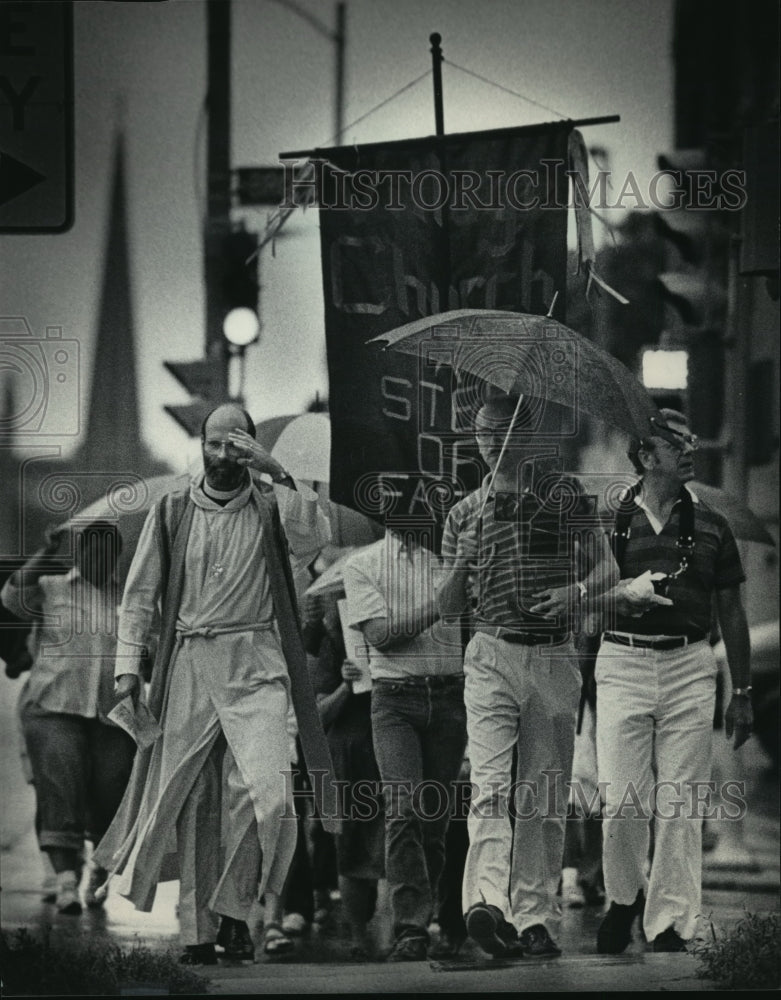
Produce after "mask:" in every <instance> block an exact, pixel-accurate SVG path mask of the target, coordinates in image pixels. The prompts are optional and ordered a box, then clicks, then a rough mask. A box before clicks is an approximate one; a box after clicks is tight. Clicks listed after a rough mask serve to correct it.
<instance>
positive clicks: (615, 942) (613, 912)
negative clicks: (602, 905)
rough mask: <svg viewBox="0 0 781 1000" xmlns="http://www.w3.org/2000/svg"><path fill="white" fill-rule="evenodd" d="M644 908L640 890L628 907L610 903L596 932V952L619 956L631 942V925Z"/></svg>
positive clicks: (643, 897)
mask: <svg viewBox="0 0 781 1000" xmlns="http://www.w3.org/2000/svg"><path fill="white" fill-rule="evenodd" d="M644 908H645V895H644V894H643V890H642V889H641V890H640V891H639V892H638V894H637V897H636V899H635V901H634V903H630V904H629V905H628V906H625V905H623V904H622V903H611V904H610V909H609V910H608V911H607V913H606V914H605V916H604V919H603V920H602V923H601V924H600V925H599V930H598V931H597V951H598V952H599V954H600V955H620V954H621V952H622V951H625V950H626V948H627V945H628V944H629V942H630V941H631V940H632V924H633V923H634V920H635V917H637V916H639V915H640V914H641V913H642V912H643V909H644Z"/></svg>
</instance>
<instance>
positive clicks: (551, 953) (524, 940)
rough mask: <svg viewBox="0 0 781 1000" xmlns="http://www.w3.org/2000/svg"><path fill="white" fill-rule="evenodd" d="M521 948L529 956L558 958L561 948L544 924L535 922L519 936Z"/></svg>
mask: <svg viewBox="0 0 781 1000" xmlns="http://www.w3.org/2000/svg"><path fill="white" fill-rule="evenodd" d="M518 941H519V942H520V945H521V948H522V949H523V953H524V955H526V957H527V958H556V957H557V956H558V955H560V954H561V948H559V946H558V945H557V944H556V942H555V941H554V940H553V938H552V937H551V936H550V934H549V933H548V928H547V927H545V925H544V924H533V925H532V926H531V927H527V928H526V930H524V931H521V933H520V934H519V936H518Z"/></svg>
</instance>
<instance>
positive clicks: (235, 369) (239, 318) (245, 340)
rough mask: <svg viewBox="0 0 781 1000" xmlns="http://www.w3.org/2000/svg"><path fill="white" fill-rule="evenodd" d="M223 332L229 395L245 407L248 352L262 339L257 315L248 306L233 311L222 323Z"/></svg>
mask: <svg viewBox="0 0 781 1000" xmlns="http://www.w3.org/2000/svg"><path fill="white" fill-rule="evenodd" d="M222 332H223V335H224V337H225V339H226V340H227V342H228V394H229V396H230V398H231V399H233V400H235V401H236V402H237V403H240V404H241V405H242V406H243V405H244V383H245V376H246V356H245V355H246V351H247V348H248V347H249V346H250V344H255V343H257V342H258V340H259V339H260V321H259V320H258V316H257V313H256V312H254V310H252V309H249V308H247V307H246V306H239V307H237V308H236V309H231V311H230V312H229V313H228V314H227V315H226V317H225V319H224V320H223V321H222Z"/></svg>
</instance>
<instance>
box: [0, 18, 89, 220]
mask: <svg viewBox="0 0 781 1000" xmlns="http://www.w3.org/2000/svg"><path fill="white" fill-rule="evenodd" d="M72 224H73V4H72V3H59V2H56V3H24V2H21V0H7V2H5V3H0V233H61V232H64V231H65V230H67V229H69V228H70V227H71V225H72Z"/></svg>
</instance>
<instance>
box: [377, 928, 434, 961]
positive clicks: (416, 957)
mask: <svg viewBox="0 0 781 1000" xmlns="http://www.w3.org/2000/svg"><path fill="white" fill-rule="evenodd" d="M426 958H428V941H427V940H426V938H425V937H424V936H423V935H422V934H420V935H417V934H408V935H407V936H406V937H401V938H399V939H398V940H397V941H396V942H395V943H394V945H393V947H392V948H391V950H390V954H389V955H388V957H387V958H386V959H385V961H386V962H424V961H425V960H426Z"/></svg>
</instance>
